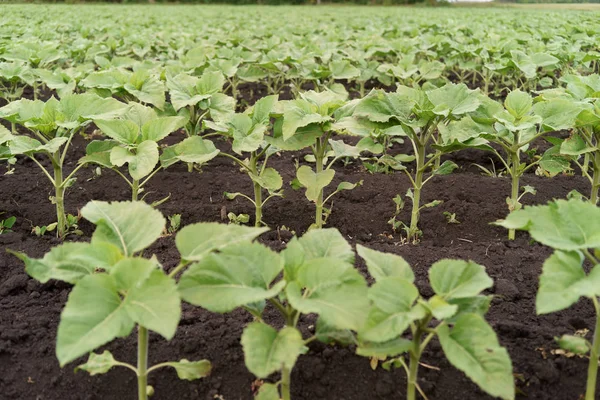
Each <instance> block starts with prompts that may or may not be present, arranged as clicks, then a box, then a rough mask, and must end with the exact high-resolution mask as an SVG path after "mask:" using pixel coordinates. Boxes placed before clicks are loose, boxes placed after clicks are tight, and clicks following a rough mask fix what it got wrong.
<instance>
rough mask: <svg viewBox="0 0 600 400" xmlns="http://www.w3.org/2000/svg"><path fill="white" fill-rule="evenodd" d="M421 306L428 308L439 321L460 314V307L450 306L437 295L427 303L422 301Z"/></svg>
mask: <svg viewBox="0 0 600 400" xmlns="http://www.w3.org/2000/svg"><path fill="white" fill-rule="evenodd" d="M419 304H421V305H422V306H423V307H425V308H427V309H428V310H429V312H430V313H431V314H432V315H433V316H434V317H435V318H436V319H439V320H444V319H448V318H451V317H453V316H454V315H456V313H457V312H458V306H457V305H456V304H450V303H448V302H447V301H446V300H444V299H443V298H442V297H440V296H437V295H435V296H433V297H431V298H430V299H429V300H427V301H420V302H419Z"/></svg>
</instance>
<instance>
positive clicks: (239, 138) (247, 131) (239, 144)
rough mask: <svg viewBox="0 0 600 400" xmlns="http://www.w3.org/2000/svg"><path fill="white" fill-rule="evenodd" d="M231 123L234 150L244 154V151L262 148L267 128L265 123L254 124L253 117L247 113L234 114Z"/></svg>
mask: <svg viewBox="0 0 600 400" xmlns="http://www.w3.org/2000/svg"><path fill="white" fill-rule="evenodd" d="M230 124H231V127H232V136H233V145H232V149H233V151H235V152H236V153H238V154H242V152H250V151H256V150H258V149H259V148H260V145H261V144H262V143H263V140H264V135H265V132H266V130H267V127H266V126H265V125H253V124H252V119H251V118H250V117H249V116H247V115H245V114H235V115H233V117H232V118H231V122H230Z"/></svg>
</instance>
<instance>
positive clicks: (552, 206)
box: [497, 198, 600, 400]
mask: <svg viewBox="0 0 600 400" xmlns="http://www.w3.org/2000/svg"><path fill="white" fill-rule="evenodd" d="M598 221H600V209H599V208H598V207H596V206H595V205H594V204H591V203H589V202H584V201H582V200H580V199H575V198H574V199H571V200H557V201H555V202H551V203H548V204H547V205H544V206H527V207H524V208H523V209H521V210H517V211H515V212H512V213H511V214H510V215H509V216H508V217H507V218H506V219H505V220H503V221H498V222H497V224H498V225H500V226H503V227H505V228H507V229H519V230H525V231H528V232H529V234H530V235H531V237H532V238H533V239H534V240H535V241H538V242H540V243H542V244H544V245H546V246H549V247H551V248H553V249H554V253H553V254H552V255H551V256H550V257H549V258H548V259H546V261H545V262H544V265H543V268H542V275H541V276H540V284H539V289H538V293H537V297H536V311H537V313H538V315H540V314H548V313H552V312H557V311H561V310H565V309H567V308H569V307H570V306H572V305H573V304H575V303H577V302H578V301H579V299H580V298H582V297H585V298H587V299H590V300H591V302H592V303H593V305H594V308H595V310H596V325H595V327H594V332H593V339H592V341H591V342H590V341H588V340H587V339H585V338H584V337H581V336H575V335H563V336H562V337H560V338H556V341H557V343H558V345H559V346H560V347H561V348H563V349H565V350H567V351H569V352H572V353H575V354H581V355H589V358H590V361H589V367H588V374H587V387H586V393H585V400H594V399H595V398H596V381H597V375H598V358H599V356H600V303H599V302H598V296H600V223H599V222H598ZM584 263H587V264H588V265H590V266H591V270H590V272H589V273H586V270H585V269H584Z"/></svg>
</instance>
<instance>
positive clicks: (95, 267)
mask: <svg viewBox="0 0 600 400" xmlns="http://www.w3.org/2000/svg"><path fill="white" fill-rule="evenodd" d="M11 253H12V254H14V255H15V256H17V257H18V258H19V259H20V260H21V261H23V262H25V271H26V272H27V273H28V274H29V276H31V277H32V278H34V279H36V280H38V281H40V282H41V283H46V282H48V281H49V280H50V279H56V280H60V281H65V282H69V283H76V282H77V281H78V280H80V279H81V278H83V277H84V276H86V275H91V274H93V273H94V272H96V271H99V270H105V271H108V270H110V269H111V267H112V266H113V265H115V264H116V263H117V262H118V261H119V260H120V259H121V258H122V255H121V252H120V251H119V248H118V247H115V246H113V245H111V244H110V243H94V244H90V243H64V244H62V245H60V246H56V247H54V248H52V249H51V250H50V251H49V252H48V253H46V254H45V255H44V257H43V258H41V259H35V258H29V257H28V256H27V255H26V254H24V253H16V252H11Z"/></svg>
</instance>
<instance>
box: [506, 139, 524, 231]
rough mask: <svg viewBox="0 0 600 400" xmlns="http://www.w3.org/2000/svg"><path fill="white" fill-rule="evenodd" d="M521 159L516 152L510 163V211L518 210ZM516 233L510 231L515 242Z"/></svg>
mask: <svg viewBox="0 0 600 400" xmlns="http://www.w3.org/2000/svg"><path fill="white" fill-rule="evenodd" d="M520 162H521V159H520V157H519V151H518V150H517V151H515V152H513V153H512V154H511V162H510V176H511V178H512V190H511V195H510V200H511V206H510V207H509V208H510V210H509V211H511V212H512V211H514V210H515V209H516V205H517V202H518V201H519V163H520ZM515 235H516V231H515V229H509V231H508V239H509V240H515Z"/></svg>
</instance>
